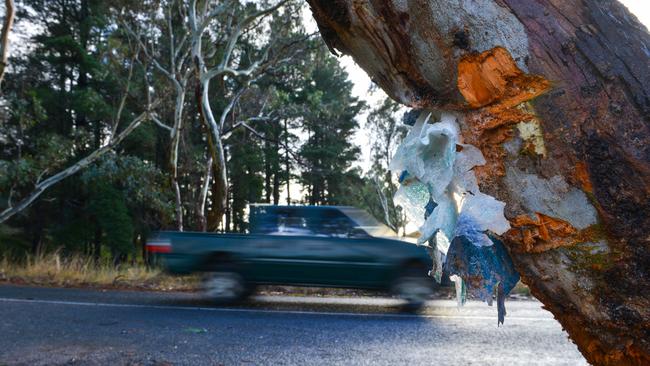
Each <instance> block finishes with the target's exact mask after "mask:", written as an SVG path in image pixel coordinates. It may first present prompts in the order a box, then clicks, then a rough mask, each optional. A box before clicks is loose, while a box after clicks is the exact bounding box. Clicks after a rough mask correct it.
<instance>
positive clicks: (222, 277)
mask: <svg viewBox="0 0 650 366" xmlns="http://www.w3.org/2000/svg"><path fill="white" fill-rule="evenodd" d="M203 291H204V293H205V295H206V296H207V297H209V298H210V299H211V300H213V301H215V302H217V303H220V304H225V303H232V302H235V301H238V300H241V299H242V298H244V297H245V296H246V294H247V287H246V282H245V281H244V278H243V277H242V276H241V275H240V274H239V273H237V272H233V271H219V272H211V273H208V274H207V275H206V276H205V278H204V279H203Z"/></svg>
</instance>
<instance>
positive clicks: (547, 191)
mask: <svg viewBox="0 0 650 366" xmlns="http://www.w3.org/2000/svg"><path fill="white" fill-rule="evenodd" d="M308 2H309V3H310V5H311V7H312V11H313V14H314V17H315V18H316V20H317V23H318V26H319V28H320V32H321V35H322V36H323V38H324V39H325V41H326V43H327V44H328V46H329V47H330V49H331V50H332V52H334V53H337V52H341V53H344V54H350V55H352V57H353V58H354V59H355V61H356V62H357V63H358V64H359V65H360V66H361V67H363V68H364V69H365V70H366V72H368V74H369V75H370V76H371V78H372V79H373V80H374V81H375V82H376V83H377V84H378V85H379V86H381V87H382V88H383V89H384V90H385V91H386V92H387V93H388V94H389V95H390V96H391V97H392V98H393V99H395V100H397V101H399V102H401V103H403V104H406V105H409V106H411V107H415V108H424V109H428V110H446V111H453V112H454V113H456V114H457V116H458V117H459V118H458V122H459V124H460V127H461V132H462V137H463V140H464V143H470V144H473V145H475V146H477V147H479V148H480V149H481V151H482V152H483V155H484V156H485V158H486V161H487V163H486V164H485V166H482V167H477V168H475V173H476V176H477V178H478V180H479V184H480V188H481V191H482V192H485V193H487V194H490V195H492V196H494V197H496V198H497V199H499V200H501V201H504V202H506V204H507V205H506V209H505V214H506V217H507V218H508V220H509V221H510V224H511V226H512V229H511V230H510V231H508V232H507V233H506V234H505V235H503V239H504V241H505V243H506V246H507V247H508V250H509V252H510V254H511V256H512V259H513V261H514V263H515V265H516V267H517V269H518V271H519V272H520V274H521V276H522V279H523V281H524V282H525V283H526V284H528V285H529V286H530V288H531V291H532V293H533V294H534V295H535V296H536V297H537V298H538V299H540V300H541V301H542V302H543V303H544V304H545V308H546V309H548V310H550V311H551V312H552V313H553V314H554V315H555V317H556V319H558V321H560V323H561V324H562V326H563V327H564V328H565V329H566V330H567V332H568V333H569V335H570V336H571V338H572V339H573V341H574V342H575V343H576V344H577V345H578V348H579V349H580V351H581V352H582V353H583V355H584V356H585V357H586V359H587V360H588V361H589V362H591V363H593V364H598V365H648V364H650V236H649V235H648V232H647V231H648V228H650V199H648V197H649V196H650V124H649V122H650V73H649V72H648V70H650V61H649V57H648V53H647V52H648V51H647V50H648V49H650V36H649V35H648V31H647V29H646V28H645V27H644V26H643V25H641V24H640V23H639V22H638V20H637V19H636V18H635V17H634V16H632V15H631V14H630V13H629V12H628V11H627V10H626V8H625V7H624V6H622V5H621V4H620V3H618V2H616V1H612V0H607V1H597V0H582V1H579V0H570V1H566V0H562V1H561V0H537V1H517V0H491V1H488V0H486V1H480V2H469V1H452V0H429V1H424V0H409V1H375V0H365V1H353V0H335V1H333V3H334V4H332V1H325V0H308Z"/></svg>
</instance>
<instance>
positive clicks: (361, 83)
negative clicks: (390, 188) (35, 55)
mask: <svg viewBox="0 0 650 366" xmlns="http://www.w3.org/2000/svg"><path fill="white" fill-rule="evenodd" d="M619 1H620V2H621V3H623V5H625V6H626V7H627V8H628V9H629V10H630V12H631V13H632V14H634V15H635V16H636V17H637V18H638V19H639V21H640V22H641V23H643V24H644V25H645V26H646V27H647V28H648V29H650V0H619ZM305 15H306V18H308V19H307V20H306V22H307V28H308V30H310V31H315V30H316V28H317V27H316V23H315V21H314V20H313V18H312V17H311V13H310V11H309V10H306V14H305ZM339 60H340V63H341V65H343V67H344V68H345V70H346V71H347V72H348V74H349V76H350V80H351V81H352V82H353V83H354V88H353V90H352V93H353V95H354V96H356V97H357V98H359V99H361V100H364V101H366V103H368V104H369V105H370V106H374V105H376V104H377V103H378V102H380V101H381V100H383V98H384V97H385V96H386V94H385V93H384V92H383V91H382V90H381V89H379V88H375V90H376V91H375V92H373V93H369V92H368V90H369V89H370V86H371V85H372V82H371V81H370V78H369V77H368V75H367V74H366V73H365V71H363V69H361V68H360V67H359V66H358V65H357V64H356V63H355V62H354V60H352V57H350V56H343V57H341V58H340V59H339ZM367 115H368V112H366V113H364V114H363V115H361V116H360V117H359V125H360V127H361V128H359V130H358V131H357V133H356V134H355V143H356V144H357V145H358V146H361V147H362V156H361V157H360V160H359V162H358V163H357V164H358V166H360V167H361V168H363V169H364V170H367V168H368V167H369V166H370V165H371V164H370V149H369V148H367V146H369V139H370V137H369V136H368V131H367V130H366V129H364V128H363V125H364V123H365V121H366V118H367ZM364 147H365V148H364Z"/></svg>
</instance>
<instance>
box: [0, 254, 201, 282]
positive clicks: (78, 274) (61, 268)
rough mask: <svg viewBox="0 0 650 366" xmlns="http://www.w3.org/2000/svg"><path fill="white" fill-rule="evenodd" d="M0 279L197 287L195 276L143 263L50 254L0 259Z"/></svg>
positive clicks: (5, 280) (1, 280)
mask: <svg viewBox="0 0 650 366" xmlns="http://www.w3.org/2000/svg"><path fill="white" fill-rule="evenodd" d="M0 282H5V283H14V284H23V285H35V286H57V287H94V288H116V289H138V290H154V291H191V290H196V289H197V288H198V286H199V280H198V277H196V276H182V277H177V276H170V275H168V274H165V273H164V272H162V271H161V270H160V269H158V268H155V267H147V266H144V265H142V264H121V265H119V266H113V265H112V264H109V263H95V261H94V260H93V259H92V258H87V257H83V256H71V257H63V256H61V255H60V254H59V253H52V254H46V255H40V256H34V257H29V258H27V259H26V260H25V261H24V262H22V263H16V262H12V261H10V260H8V259H7V258H4V259H2V261H0Z"/></svg>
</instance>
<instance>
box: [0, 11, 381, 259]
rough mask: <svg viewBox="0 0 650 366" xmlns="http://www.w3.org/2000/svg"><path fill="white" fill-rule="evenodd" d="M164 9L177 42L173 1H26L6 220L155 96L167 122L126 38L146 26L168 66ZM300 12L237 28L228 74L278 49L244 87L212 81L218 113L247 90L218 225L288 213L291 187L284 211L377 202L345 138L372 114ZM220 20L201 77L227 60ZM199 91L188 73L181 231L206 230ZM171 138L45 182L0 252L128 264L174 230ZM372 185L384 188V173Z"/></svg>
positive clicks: (1, 154) (11, 117) (236, 116)
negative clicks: (252, 214) (256, 208)
mask: <svg viewBox="0 0 650 366" xmlns="http://www.w3.org/2000/svg"><path fill="white" fill-rule="evenodd" d="M271 3H275V1H260V2H248V1H239V2H238V1H236V2H234V3H233V7H232V8H231V9H230V10H231V11H232V12H233V13H234V14H235V16H236V17H241V16H243V15H244V14H247V13H251V12H253V11H256V10H259V9H261V8H262V7H266V6H268V4H271ZM170 4H175V5H173V7H172V9H171V10H172V11H171V14H173V15H172V16H173V24H174V29H173V30H172V33H173V34H174V38H175V39H176V40H177V41H179V40H180V39H181V38H182V36H183V34H184V32H185V30H184V29H183V26H184V23H183V19H182V17H183V15H182V14H183V12H182V11H179V10H180V9H179V4H180V2H178V1H172V0H164V1H153V2H151V1H145V2H140V3H134V2H129V1H125V0H118V1H110V2H106V1H99V0H71V1H49V0H26V1H24V2H23V3H21V4H20V8H21V9H20V10H19V12H20V14H21V16H20V18H21V19H25V20H27V21H28V22H29V23H30V24H32V25H35V26H34V27H32V30H31V31H30V33H28V34H23V36H25V37H30V38H31V44H32V45H33V47H31V48H29V49H27V50H26V51H25V54H24V55H21V56H20V57H17V58H16V59H12V60H11V63H12V65H13V66H14V67H12V68H11V70H10V71H11V73H10V74H8V75H7V79H6V84H5V88H4V89H5V90H4V94H3V96H4V98H5V100H4V101H3V102H4V103H5V104H4V105H5V106H6V107H7V110H8V112H9V113H8V114H7V115H6V116H4V117H5V118H3V121H2V123H1V124H0V210H3V209H5V208H6V207H7V206H8V204H9V197H10V196H12V201H11V202H12V203H15V202H17V201H18V200H19V199H20V198H22V197H25V196H27V195H28V194H29V193H30V192H32V190H33V189H34V185H35V184H36V183H37V182H39V181H42V180H43V179H46V178H47V177H50V176H51V175H53V174H55V173H56V172H58V171H60V170H61V169H63V168H65V167H68V166H70V165H71V164H74V163H75V162H78V161H79V160H80V159H82V158H84V157H86V156H88V155H89V154H90V153H92V152H93V151H95V150H96V149H97V148H99V147H101V146H104V145H105V144H106V143H107V142H108V139H109V137H110V134H111V131H113V130H114V129H115V130H116V131H118V133H119V131H122V130H123V128H124V127H125V125H126V124H127V123H128V122H129V121H130V120H132V118H133V117H134V116H136V115H138V114H140V113H141V112H142V111H143V110H144V108H146V106H145V104H146V101H147V100H148V97H149V96H153V97H154V98H160V99H161V100H162V103H160V104H159V105H157V106H156V107H155V112H156V115H157V116H158V117H159V120H160V121H162V122H163V123H164V124H167V125H169V126H171V125H173V123H172V122H173V121H174V109H175V105H174V95H175V89H174V88H173V84H172V83H171V82H170V81H169V80H168V79H167V78H166V77H165V75H163V74H162V73H161V72H159V70H157V69H156V68H155V67H153V66H152V65H151V64H150V63H148V56H150V55H145V54H144V53H143V52H142V50H140V52H138V51H137V50H136V47H135V45H136V44H137V43H136V42H135V41H134V40H133V38H132V35H129V34H126V30H125V27H123V24H124V22H125V21H126V22H129V24H133V25H134V29H135V28H137V29H140V30H145V31H146V33H147V38H146V39H147V42H149V43H148V46H150V47H152V50H153V51H152V54H153V55H154V57H157V59H158V60H159V61H160V62H161V63H162V64H163V65H164V66H168V63H169V58H168V57H167V56H168V55H169V52H171V49H170V46H169V37H170V36H169V33H168V32H167V29H166V27H167V22H166V21H165V19H164V18H163V17H161V14H162V13H161V12H160V9H167V10H169V8H168V6H169V5H170ZM303 6H304V4H303V3H302V2H300V1H297V0H295V1H290V2H289V3H288V4H287V5H286V6H284V7H282V8H281V10H279V11H278V12H276V13H274V14H273V15H271V16H269V18H267V19H266V20H265V21H264V22H260V23H259V26H257V27H254V28H252V29H250V30H247V31H246V32H244V33H243V35H242V38H241V39H240V41H239V42H238V43H237V45H236V52H235V53H234V54H235V56H234V57H233V60H232V62H231V63H232V66H233V67H235V68H246V67H248V66H250V65H252V64H253V63H254V62H255V61H256V60H258V59H259V58H260V57H261V56H262V55H265V54H266V52H265V49H266V47H267V46H268V45H272V47H271V48H270V51H269V52H268V54H267V61H268V63H267V64H265V65H264V67H263V68H261V69H260V73H259V74H256V75H254V78H253V80H252V81H251V82H250V84H249V81H250V80H247V79H246V78H244V77H232V76H230V75H228V76H227V77H226V76H222V77H217V78H215V79H213V81H212V84H211V89H210V97H209V98H210V104H211V107H212V109H213V111H214V114H215V116H217V118H218V116H220V113H221V112H222V111H223V110H224V108H225V107H226V106H227V105H228V104H229V102H230V100H231V98H232V97H233V96H234V95H237V92H238V91H239V90H240V89H241V88H244V87H245V88H246V91H245V92H244V93H243V94H241V96H240V98H239V99H238V100H237V103H235V106H234V108H233V109H232V111H231V113H229V114H228V115H227V116H226V118H225V121H224V129H223V133H224V134H227V135H228V137H227V138H225V137H224V139H223V141H222V142H223V144H224V150H225V153H226V160H227V173H228V179H229V181H228V192H229V197H228V207H227V215H226V216H227V218H226V223H225V225H223V226H222V228H223V229H224V230H232V231H238V232H245V231H246V230H247V217H246V208H247V205H248V204H249V203H254V202H260V201H262V202H269V203H276V204H280V203H284V202H286V201H285V199H287V198H289V197H286V195H287V194H288V189H287V188H288V187H289V186H295V185H296V184H299V185H301V186H302V188H303V192H304V193H305V196H304V197H291V203H296V202H299V203H310V204H319V205H322V204H341V205H346V204H358V203H359V202H364V201H363V200H362V199H361V198H360V195H359V192H367V193H368V195H367V197H366V198H367V199H368V200H371V199H373V196H372V195H371V193H372V189H371V188H372V187H371V186H369V185H368V182H370V181H369V180H368V179H362V178H361V175H362V173H361V171H360V169H358V168H355V167H354V163H355V162H356V160H357V159H358V156H359V152H360V149H359V147H358V146H355V145H354V143H353V142H352V141H353V137H354V134H355V132H356V130H357V129H358V128H359V125H358V122H357V119H358V117H359V115H360V113H361V112H362V111H363V110H364V108H365V104H364V103H363V102H361V101H359V100H358V99H357V98H355V97H353V96H352V83H351V82H350V81H349V79H348V75H347V74H346V73H345V71H344V70H343V69H342V68H341V66H339V64H338V61H337V60H336V59H335V58H334V57H332V56H331V55H330V54H329V52H328V51H327V49H326V47H325V46H324V44H323V43H322V41H320V40H316V39H314V38H313V37H308V36H307V35H306V32H305V29H304V27H303V25H302V17H301V13H302V9H301V7H303ZM28 8H29V9H30V10H29V11H26V9H28ZM229 14H230V12H229V13H228V14H224V15H223V16H224V17H225V16H230V15H229ZM221 17H222V16H220V17H219V18H217V19H215V21H213V22H211V23H210V24H209V25H208V27H210V30H209V32H206V34H208V35H209V39H208V36H207V35H206V40H205V42H204V47H205V48H206V53H205V54H206V63H207V64H208V66H213V65H215V64H216V63H218V62H219V60H220V56H221V55H223V52H224V49H225V47H226V39H227V37H219V36H218V35H220V34H221V35H223V34H224V33H223V32H224V31H228V27H227V26H226V25H227V24H228V23H227V22H226V21H223V20H224V19H222V18H221ZM17 29H20V27H17ZM136 56H137V57H136ZM190 65H192V62H190ZM190 67H192V66H190ZM129 75H131V77H130V78H129ZM189 75H194V74H193V73H190V74H189ZM145 78H146V79H145ZM145 80H146V81H147V82H146V83H145ZM196 83H197V80H195V79H194V78H193V77H192V76H190V80H189V82H188V85H189V86H188V88H187V90H186V94H185V95H184V96H185V104H184V105H183V107H184V113H183V125H182V128H181V130H180V137H181V138H180V146H179V150H178V152H179V154H178V166H177V168H178V169H177V179H178V182H179V184H180V191H181V199H182V202H181V209H182V212H183V213H184V218H185V219H184V226H185V228H186V229H188V230H197V229H199V228H200V227H201V225H200V224H201V222H200V221H201V219H202V217H201V214H202V213H203V212H201V211H200V207H201V204H202V202H201V199H202V188H203V185H204V174H205V172H206V162H207V159H208V138H207V136H208V133H207V131H206V127H205V125H204V124H203V123H202V122H201V118H200V116H201V114H200V112H201V111H200V109H199V108H198V105H197V97H196V95H195V89H194V87H195V85H196ZM127 85H129V87H128V95H127V97H126V99H125V104H124V108H123V109H121V108H120V105H121V101H122V97H123V96H124V94H125V93H126V90H127ZM149 88H151V89H149ZM148 92H151V93H150V94H151V95H150V94H149V93H148ZM387 108H388V109H391V108H393V107H392V106H390V107H387ZM119 111H121V117H120V121H119V122H120V123H119V125H118V126H117V127H116V126H115V125H114V124H115V122H116V120H117V119H118V118H117V117H118V114H119V113H118V112H119ZM373 113H374V112H373ZM371 115H372V114H371ZM382 118H383V117H382V116H380V114H377V118H376V119H377V128H378V129H385V128H388V127H387V126H384V125H380V124H379V123H380V122H381V121H383V120H382ZM241 122H246V123H247V124H248V126H249V128H244V127H242V124H241ZM237 126H239V127H237ZM170 142H171V138H170V131H169V130H167V129H164V128H160V127H159V126H157V125H155V124H153V123H151V122H150V121H147V122H145V123H143V124H142V125H141V126H140V127H139V128H138V129H136V130H135V131H134V132H132V133H131V134H130V135H129V136H128V137H127V138H126V139H125V140H124V141H122V143H121V144H119V146H118V147H116V148H115V149H114V151H111V152H110V153H107V154H106V155H104V157H103V158H102V159H100V160H99V161H96V162H95V163H93V164H91V165H89V166H87V167H85V168H84V170H83V171H81V172H79V173H77V174H76V175H73V176H71V177H69V178H67V179H66V180H64V181H62V182H61V183H59V184H57V185H56V186H54V187H52V188H51V189H49V190H48V191H46V192H45V193H44V194H43V195H42V196H41V197H40V198H39V199H38V200H37V201H36V202H35V203H34V204H33V205H32V206H31V207H30V208H28V209H27V210H25V211H23V212H22V213H21V214H19V215H16V216H14V217H13V218H12V219H11V220H9V221H8V222H7V223H6V224H5V225H2V226H0V245H2V248H1V249H0V250H3V251H10V252H12V253H17V252H20V251H32V252H37V251H47V250H53V249H57V250H58V249H61V250H62V253H65V254H82V255H91V256H94V257H96V258H97V257H100V256H102V255H104V256H105V257H112V258H110V259H120V258H121V259H124V257H125V256H127V255H128V256H131V258H133V257H134V256H135V255H136V252H135V250H136V249H138V248H139V249H141V245H142V243H143V240H144V239H145V238H146V236H147V235H148V233H149V232H150V231H152V230H160V229H173V228H174V209H175V203H174V201H175V194H174V191H173V189H172V184H171V181H172V171H173V170H172V169H171V167H170V165H171V164H170V156H171V152H170ZM373 148H374V147H373ZM373 151H374V150H373ZM377 151H379V150H377ZM373 174H375V175H376V176H378V177H382V179H384V178H383V175H382V174H383V173H381V172H380V171H379V170H377V173H373ZM214 181H215V180H214V179H212V182H213V183H212V185H211V186H208V188H209V191H208V192H209V194H208V198H207V200H206V202H205V203H206V206H207V210H206V211H207V212H208V213H210V212H212V211H210V210H211V206H212V205H213V204H214V202H213V200H212V199H211V198H212V192H216V190H215V185H214ZM387 192H388V191H387ZM376 202H377V197H374V203H375V204H376ZM370 206H371V204H370V203H369V204H368V207H370ZM220 219H221V217H217V218H216V219H215V218H213V221H219V220H220ZM210 227H211V228H213V229H215V228H216V226H210ZM100 259H101V258H100ZM103 259H109V258H103Z"/></svg>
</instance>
